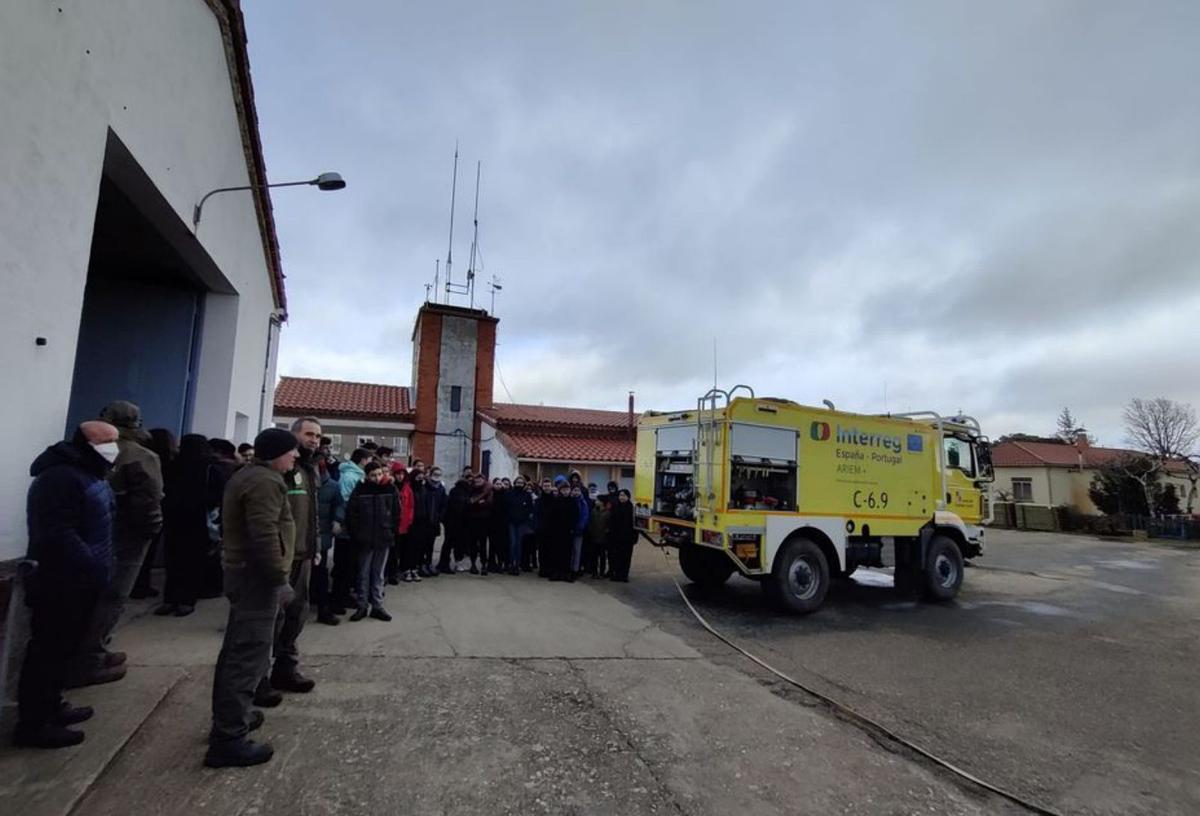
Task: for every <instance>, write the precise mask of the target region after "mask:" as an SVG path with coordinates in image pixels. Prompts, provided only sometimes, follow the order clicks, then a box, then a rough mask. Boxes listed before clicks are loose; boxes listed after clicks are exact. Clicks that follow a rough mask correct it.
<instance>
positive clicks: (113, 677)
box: [63, 666, 125, 689]
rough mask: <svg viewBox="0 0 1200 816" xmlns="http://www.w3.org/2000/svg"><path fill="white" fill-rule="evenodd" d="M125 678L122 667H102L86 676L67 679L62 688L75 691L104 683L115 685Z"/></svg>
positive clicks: (80, 675) (77, 675)
mask: <svg viewBox="0 0 1200 816" xmlns="http://www.w3.org/2000/svg"><path fill="white" fill-rule="evenodd" d="M124 676H125V667H124V666H104V667H101V668H98V669H94V670H92V671H90V672H87V673H86V674H76V675H74V676H72V677H68V678H67V681H66V683H65V684H63V688H67V689H76V688H83V687H84V686H99V685H103V684H104V683H115V682H117V681H118V680H120V679H121V678H122V677H124Z"/></svg>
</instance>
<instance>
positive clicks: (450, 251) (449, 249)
mask: <svg viewBox="0 0 1200 816" xmlns="http://www.w3.org/2000/svg"><path fill="white" fill-rule="evenodd" d="M457 195H458V142H457V141H455V142H454V175H453V177H452V181H451V182H450V240H449V243H448V244H447V246H446V302H447V303H449V302H450V280H451V271H450V270H451V266H452V264H453V263H454V261H453V257H454V201H455V198H456V196H457Z"/></svg>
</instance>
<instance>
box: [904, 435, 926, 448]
mask: <svg viewBox="0 0 1200 816" xmlns="http://www.w3.org/2000/svg"><path fill="white" fill-rule="evenodd" d="M924 450H925V437H923V436H921V435H920V434H909V435H908V452H909V453H921V452H923V451H924Z"/></svg>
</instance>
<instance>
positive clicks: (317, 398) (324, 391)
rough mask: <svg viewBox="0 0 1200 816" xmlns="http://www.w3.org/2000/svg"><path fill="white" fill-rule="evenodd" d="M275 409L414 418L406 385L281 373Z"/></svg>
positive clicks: (322, 414)
mask: <svg viewBox="0 0 1200 816" xmlns="http://www.w3.org/2000/svg"><path fill="white" fill-rule="evenodd" d="M275 413H277V414H283V415H292V414H313V415H314V416H316V417H318V418H321V417H332V416H340V417H363V418H369V419H392V420H411V419H412V418H413V409H412V406H411V405H410V404H409V401H408V388H407V387H406V386H403V385H379V384H376V383H358V382H345V381H343V380H317V379H312V378H310V377H280V378H279V386H278V387H277V388H276V389H275Z"/></svg>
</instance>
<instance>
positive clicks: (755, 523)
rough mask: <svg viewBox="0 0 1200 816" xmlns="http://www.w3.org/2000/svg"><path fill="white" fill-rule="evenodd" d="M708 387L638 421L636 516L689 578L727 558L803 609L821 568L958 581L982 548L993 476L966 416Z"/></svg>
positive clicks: (723, 569)
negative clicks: (806, 401)
mask: <svg viewBox="0 0 1200 816" xmlns="http://www.w3.org/2000/svg"><path fill="white" fill-rule="evenodd" d="M826 405H827V406H828V408H824V409H822V408H810V407H806V406H803V405H798V404H797V403H794V402H790V401H788V400H782V399H774V398H760V397H756V396H755V395H754V391H753V390H752V389H751V388H750V387H749V386H744V385H739V386H736V387H734V388H733V389H731V390H730V391H722V390H720V389H716V388H714V389H712V390H711V391H709V392H708V393H707V394H705V395H704V396H703V397H701V398H700V399H699V400H697V403H696V408H695V409H694V410H690V409H689V410H686V411H677V412H673V413H656V412H649V413H646V414H644V415H643V416H642V417H641V419H640V420H639V422H638V430H637V462H636V465H637V467H636V470H635V480H634V510H635V519H636V524H637V526H638V528H639V529H640V531H641V532H642V533H644V534H645V535H646V536H647V537H648V538H649V539H650V540H651V541H652V542H653V543H655V544H658V545H659V546H673V547H678V548H679V563H680V566H681V567H682V569H683V572H684V574H685V575H686V576H687V577H688V578H689V579H690V580H691V581H693V582H694V583H696V584H700V585H702V586H716V585H719V584H722V583H724V582H725V581H726V580H727V579H728V578H729V576H730V575H732V574H733V573H734V572H735V571H736V572H739V573H741V574H742V575H743V576H745V577H747V578H751V579H755V580H758V581H761V583H762V585H763V589H764V591H765V593H766V595H767V597H768V598H769V599H770V600H771V601H772V602H773V603H774V604H776V605H777V606H779V607H781V608H783V609H785V610H788V611H792V612H799V613H807V612H813V611H815V610H816V609H817V608H819V607H820V606H821V604H822V602H823V601H824V600H825V594H826V592H827V591H828V589H829V585H830V580H831V579H833V578H839V577H841V578H845V577H848V576H849V575H850V573H852V572H854V570H855V569H856V568H857V567H859V566H873V567H894V568H895V585H896V587H897V589H899V590H901V591H905V592H917V591H920V592H921V593H922V594H924V595H925V596H926V597H927V598H929V599H932V600H949V599H951V598H953V597H954V596H955V595H957V594H958V590H959V587H960V586H961V584H962V580H963V561H964V559H967V558H973V557H976V556H978V555H980V554H981V553H982V551H983V528H982V525H983V524H985V523H986V522H987V521H990V519H989V518H987V516H988V514H989V512H990V509H989V504H988V502H987V494H988V483H989V482H990V481H991V479H992V468H991V457H990V453H989V450H988V443H987V439H986V438H985V437H984V436H983V434H982V432H981V430H980V427H979V423H978V422H977V421H976V420H975V419H973V418H971V417H966V416H953V417H944V416H940V415H939V414H936V413H933V412H922V413H914V414H903V415H901V414H892V415H886V416H868V415H862V414H852V413H846V412H843V411H837V410H835V409H834V406H833V405H832V404H831V403H828V402H827V403H826Z"/></svg>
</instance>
